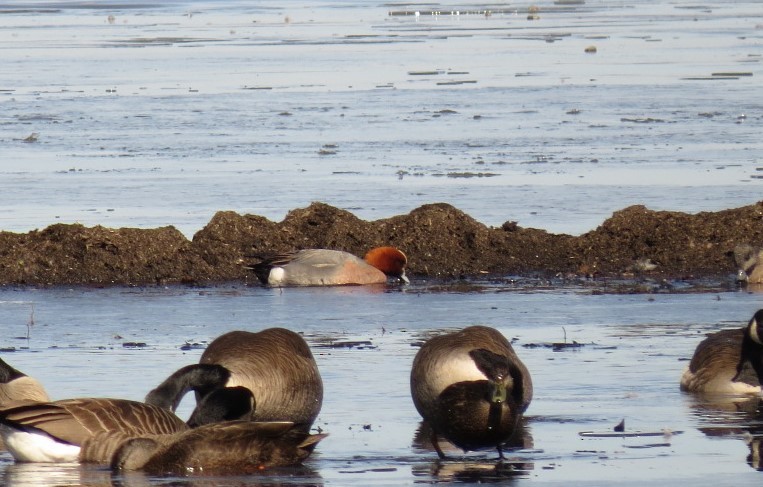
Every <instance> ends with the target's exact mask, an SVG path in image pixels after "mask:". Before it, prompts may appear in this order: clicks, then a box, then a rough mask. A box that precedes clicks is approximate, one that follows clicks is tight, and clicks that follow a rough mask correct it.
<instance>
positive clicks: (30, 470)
mask: <svg viewBox="0 0 763 487" xmlns="http://www.w3.org/2000/svg"><path fill="white" fill-rule="evenodd" d="M254 476H255V477H260V476H261V479H257V480H256V481H253V476H252V474H248V475H246V476H244V475H241V476H237V475H226V476H216V475H209V476H186V477H182V479H181V478H177V477H176V478H175V479H174V480H170V481H169V484H166V485H170V484H171V485H182V486H183V487H215V486H219V485H242V486H243V485H253V484H257V485H260V483H259V482H262V484H267V485H273V486H276V485H311V486H316V487H321V486H323V479H322V478H321V476H320V474H319V473H318V472H317V471H316V470H315V469H313V468H312V467H310V466H308V465H297V466H294V467H288V468H287V467H284V468H273V469H267V470H264V471H263V472H262V474H259V473H255V474H254ZM160 484H162V483H161V482H157V478H156V477H152V476H151V475H148V474H146V473H144V472H141V471H132V472H121V473H114V472H112V471H111V470H109V469H105V468H103V467H102V466H96V465H82V464H77V463H68V464H61V463H58V464H53V463H13V464H9V465H7V466H6V467H5V468H4V469H3V470H2V474H0V485H8V486H20V485H24V486H37V485H39V486H48V485H91V486H118V487H148V486H150V485H160Z"/></svg>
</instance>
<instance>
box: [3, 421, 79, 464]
mask: <svg viewBox="0 0 763 487" xmlns="http://www.w3.org/2000/svg"><path fill="white" fill-rule="evenodd" d="M0 436H2V438H3V442H4V443H5V448H6V449H7V450H8V451H9V452H10V454H11V455H13V458H15V459H16V461H17V462H44V463H68V462H77V461H78V459H79V451H80V447H79V446H77V445H70V444H68V443H61V442H59V441H56V440H54V439H53V438H51V437H50V436H48V435H45V434H40V433H31V432H28V431H19V430H16V429H13V428H10V427H8V426H0Z"/></svg>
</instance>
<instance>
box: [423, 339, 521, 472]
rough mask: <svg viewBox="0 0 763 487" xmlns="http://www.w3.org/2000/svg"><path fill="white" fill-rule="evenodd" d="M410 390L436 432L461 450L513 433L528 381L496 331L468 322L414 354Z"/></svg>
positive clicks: (497, 442) (498, 443) (501, 441)
mask: <svg viewBox="0 0 763 487" xmlns="http://www.w3.org/2000/svg"><path fill="white" fill-rule="evenodd" d="M411 395H412V396H413V403H414V405H415V406H416V409H417V410H418V411H419V414H421V416H422V417H423V418H424V420H425V421H427V422H428V423H429V425H430V426H431V428H432V437H431V442H432V446H433V447H434V448H435V450H436V451H437V454H438V455H439V456H440V458H445V455H444V453H443V452H442V449H441V448H440V447H439V445H438V443H437V441H438V435H442V436H443V437H445V438H446V439H447V440H448V441H450V442H451V443H453V444H455V445H456V446H458V447H459V448H461V449H463V450H475V449H480V448H485V447H491V446H492V447H496V448H497V449H498V453H499V455H500V456H501V458H503V450H502V445H503V444H504V443H506V442H507V441H508V440H510V439H511V438H512V436H513V435H514V434H515V432H516V431H517V430H518V424H519V421H520V419H521V417H522V414H523V413H524V412H525V410H526V409H527V407H528V406H529V405H530V401H531V400H532V380H531V378H530V373H529V372H528V370H527V368H526V367H525V365H524V364H523V363H522V361H521V360H519V357H517V355H516V353H514V349H513V348H512V347H511V344H510V343H509V342H508V340H506V338H505V337H504V336H503V335H502V334H501V333H500V332H498V331H497V330H495V329H493V328H488V327H486V326H471V327H468V328H465V329H463V330H461V331H458V332H455V333H449V334H446V335H440V336H436V337H433V338H431V339H429V340H428V341H427V342H426V343H424V345H423V346H422V347H421V349H420V350H419V351H418V353H417V354H416V357H415V358H414V360H413V367H412V370H411Z"/></svg>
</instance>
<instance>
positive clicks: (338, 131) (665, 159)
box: [0, 0, 763, 486]
mask: <svg viewBox="0 0 763 487" xmlns="http://www.w3.org/2000/svg"><path fill="white" fill-rule="evenodd" d="M532 5H533V4H532V3H529V2H526V3H517V4H489V5H488V4H480V3H474V2H465V3H459V4H436V3H422V4H403V3H381V2H374V1H369V0H364V1H357V2H304V1H300V0H292V1H282V2H278V3H277V4H276V3H274V2H268V1H267V0H265V1H261V2H249V1H239V2H235V1H227V0H221V1H204V2H202V1H200V2H190V1H161V2H159V1H157V2H150V1H146V0H136V1H131V2H115V1H103V2H73V1H66V0H61V1H57V2H53V1H50V2H48V1H25V2H15V1H6V2H2V4H0V67H1V68H2V69H0V108H1V110H0V229H1V230H11V231H20V232H26V231H29V230H31V229H34V228H42V227H45V226H47V225H49V224H52V223H58V222H63V223H71V222H82V223H84V224H87V225H95V224H103V225H107V226H110V227H118V226H132V227H143V228H150V227H156V226H160V225H175V226H177V227H178V228H179V229H180V230H181V231H183V232H184V233H185V234H186V235H187V236H189V237H190V236H192V235H193V233H194V232H196V231H198V230H199V229H201V228H202V227H203V226H204V225H205V224H206V223H207V222H208V221H209V219H210V218H211V217H212V215H213V214H214V212H215V211H218V210H223V209H230V210H235V211H238V212H241V213H247V212H248V213H256V214H261V215H265V216H267V217H269V218H271V219H276V220H277V219H281V218H282V217H283V216H284V215H285V214H286V212H287V211H289V210H290V209H293V208H296V207H301V206H306V205H307V204H309V203H310V202H311V201H316V200H317V201H324V202H326V203H329V204H332V205H335V206H338V207H341V208H346V209H348V210H350V211H352V212H354V213H356V214H357V215H358V216H360V217H362V218H367V219H375V218H383V217H389V216H392V215H395V214H400V213H406V212H408V211H410V210H411V209H413V208H415V207H417V206H419V205H421V204H425V203H432V202H437V201H445V202H448V203H451V204H453V205H455V206H456V207H458V208H460V209H462V210H464V211H466V212H467V213H469V214H470V215H472V216H474V217H475V218H477V219H478V220H480V221H482V222H484V223H486V224H489V225H500V224H501V223H503V222H504V221H506V220H516V221H517V222H518V223H519V224H520V225H522V226H525V227H536V228H544V229H547V230H549V231H553V232H566V233H572V234H579V233H582V232H585V231H588V230H591V229H593V228H595V227H596V226H597V225H599V224H600V223H601V222H602V221H603V220H604V219H605V218H607V217H608V216H610V214H611V213H612V212H613V211H615V210H618V209H621V208H623V207H625V206H628V205H630V204H645V205H647V206H649V207H651V208H654V209H669V210H682V211H689V212H696V211H703V210H720V209H724V208H731V207H738V206H742V205H747V204H750V203H753V202H755V201H758V200H760V199H761V196H760V195H761V180H763V156H762V155H761V154H763V151H762V150H761V149H763V147H762V145H763V142H761V140H762V139H761V137H760V134H761V133H763V126H762V125H763V124H762V123H761V120H763V114H762V113H761V107H762V106H763V102H762V101H761V100H763V85H762V84H761V83H760V77H761V75H762V73H761V66H760V61H761V56H763V49H761V44H762V43H761V39H762V37H763V10H762V9H761V5H760V3H758V2H739V1H715V2H700V3H696V2H684V1H676V2H669V3H657V2H649V1H638V0H637V1H633V2H610V1H607V2H605V1H590V0H589V1H586V2H585V3H582V2H581V3H575V2H557V3H551V2H539V3H537V5H538V6H539V7H540V10H539V11H538V12H535V11H534V10H533V9H531V8H530V7H531V6H532ZM416 11H418V12H419V15H418V16H416V15H415V14H414V13H415V12H416ZM433 11H436V12H439V14H438V15H432V12H433ZM456 12H457V14H456ZM486 12H487V13H488V14H487V15H486ZM528 16H537V18H535V17H533V18H532V20H529V19H528ZM590 47H595V48H596V53H587V52H586V48H590ZM589 50H590V49H589ZM760 305H761V296H760V294H750V293H745V292H721V293H706V292H705V293H681V294H659V293H658V294H654V295H648V294H635V295H620V294H606V293H605V294H598V293H592V292H591V291H590V290H589V289H586V288H584V287H565V286H564V285H563V283H556V284H554V285H552V286H545V285H538V286H516V287H515V286H512V285H511V284H510V283H509V284H501V285H495V284H494V285H486V286H484V287H480V286H463V285H448V284H447V283H446V284H445V285H441V286H436V285H434V284H432V283H426V282H414V283H413V284H412V285H411V286H408V287H405V288H393V289H389V290H386V291H385V290H381V289H374V288H337V289H288V290H283V291H280V290H267V289H260V288H247V287H239V286H230V287H214V288H185V287H171V288H149V289H142V288H111V289H98V290H96V289H82V288H77V289H43V290H32V289H3V290H0V347H5V349H10V348H13V349H15V351H13V352H10V351H2V352H0V353H1V354H2V357H3V358H4V359H6V360H8V361H9V362H10V363H12V364H13V365H14V366H16V367H18V368H19V369H21V370H23V371H26V372H27V373H29V374H31V375H34V376H36V377H38V378H39V379H41V380H42V381H43V382H44V383H45V384H46V386H47V387H48V388H49V391H50V393H51V396H52V397H54V398H66V397H73V396H116V397H124V398H131V399H138V400H139V399H142V398H143V397H144V395H145V393H146V392H147V391H148V390H150V389H151V388H152V387H154V386H155V385H156V384H158V383H159V382H160V381H161V380H162V379H163V378H164V377H165V376H166V375H167V374H169V373H170V372H172V371H173V370H175V369H176V368H178V367H180V366H182V365H186V364H189V363H193V362H196V361H197V360H198V358H199V356H200V354H201V348H202V347H203V344H204V343H205V342H208V341H209V340H212V339H213V338H215V337H216V336H218V335H220V334H221V333H223V332H225V331H229V330H233V329H246V330H252V331H256V330H260V329H263V328H266V327H270V326H285V327H288V328H290V329H293V330H296V331H300V332H303V333H304V334H305V337H306V338H307V340H308V342H309V343H310V345H311V347H312V349H313V351H314V353H315V355H316V359H317V360H318V363H319V366H320V369H321V373H322V375H323V378H324V382H325V389H326V391H325V392H326V393H325V396H326V397H325V402H324V405H323V410H322V412H321V415H320V417H319V418H318V421H317V422H316V426H317V427H320V428H321V429H322V430H323V431H325V432H327V433H329V435H330V436H329V437H328V438H327V439H325V440H324V441H323V442H322V443H321V444H320V445H319V447H318V449H317V450H316V453H315V454H314V455H313V457H311V458H310V459H309V460H308V462H306V465H305V467H304V468H302V469H286V470H284V471H279V472H268V473H266V474H263V475H262V476H261V477H246V478H239V477H233V478H226V479H195V480H182V481H181V480H178V479H156V478H146V477H143V476H142V475H131V476H129V477H122V476H116V477H112V476H111V474H110V473H109V472H107V471H104V470H102V469H96V468H91V467H79V466H74V465H71V466H45V465H15V464H13V463H12V461H11V459H10V457H9V456H8V455H7V454H4V453H3V454H0V479H1V481H0V483H4V484H6V485H13V486H24V485H45V486H47V485H53V484H55V485H78V484H83V485H167V484H172V485H181V484H183V485H184V484H194V485H244V484H268V485H282V484H300V485H302V484H311V485H357V486H367V485H400V484H416V483H425V484H429V483H438V482H451V481H460V482H473V483H477V482H493V481H506V482H508V481H511V482H513V483H517V484H522V485H529V484H533V485H543V484H573V485H643V484H644V483H645V482H659V483H661V484H671V485H681V484H684V485H689V484H690V485H693V486H696V485H716V484H717V483H718V482H719V479H721V480H723V481H727V482H729V483H737V484H741V483H748V484H749V483H752V482H759V481H760V475H761V474H760V473H759V472H757V471H756V468H758V467H760V465H761V464H760V459H759V454H758V451H759V447H758V445H759V440H758V432H759V431H760V428H761V422H760V419H759V418H758V417H757V416H756V414H755V413H754V412H755V410H756V408H755V404H734V403H725V404H724V403H717V402H712V401H708V400H702V399H699V398H694V397H691V396H689V395H685V394H682V393H681V392H680V391H679V390H678V379H679V377H680V374H681V371H682V369H683V368H684V367H685V365H686V363H687V362H686V359H688V358H689V357H690V356H691V353H692V351H693V350H694V347H695V346H696V345H697V343H699V341H700V340H701V339H702V337H703V336H704V333H707V332H710V331H713V330H716V329H719V328H724V327H732V326H742V325H743V324H744V323H746V321H747V320H748V319H749V318H750V316H751V315H752V313H753V312H754V311H755V310H756V309H758V308H759V307H760ZM471 324H486V325H490V326H494V327H496V328H498V329H500V330H501V331H502V332H503V333H504V334H505V335H506V336H507V337H510V338H512V339H515V340H516V341H515V347H516V348H517V351H518V353H519V355H520V357H521V358H522V359H523V360H524V361H525V363H526V364H527V365H528V367H529V369H530V371H531V373H532V376H533V381H534V384H535V399H534V400H533V403H532V404H531V406H530V408H529V410H528V420H527V431H526V435H525V438H524V447H522V448H518V449H516V450H515V451H512V452H510V454H509V459H510V461H509V463H508V465H503V466H498V467H497V466H496V462H495V457H496V455H495V453H493V452H478V453H471V454H468V455H461V454H459V453H457V454H456V455H454V459H453V460H449V461H446V462H439V461H438V460H437V457H436V455H435V453H434V452H432V451H430V450H428V449H426V448H424V447H422V445H421V444H420V443H418V442H417V441H416V440H415V435H416V429H417V427H418V425H419V418H418V415H417V413H416V411H415V409H414V408H413V404H412V402H411V400H410V395H409V389H408V374H409V369H410V364H411V360H412V358H413V355H414V354H415V352H416V347H415V345H416V344H417V343H418V342H420V341H421V340H422V339H423V338H425V337H427V336H430V335H431V334H433V333H436V332H439V331H443V330H452V329H455V328H460V327H463V326H467V325H471ZM30 325H31V326H30ZM565 337H566V340H567V341H568V342H572V341H577V342H579V343H582V344H584V346H582V347H579V348H576V349H567V350H564V351H555V350H554V349H553V348H549V347H547V346H546V345H549V344H551V343H553V342H564V340H565ZM130 343H133V344H139V346H126V345H129V344H130ZM186 343H198V344H200V346H198V347H193V346H192V347H190V349H189V350H183V348H187V347H184V345H185V344H186ZM140 344H144V345H140ZM350 345H352V346H350ZM532 345H535V346H532ZM191 407H192V405H191V404H186V403H184V404H183V405H182V408H181V414H187V413H188V412H189V411H190V410H191ZM623 418H625V421H626V430H644V431H652V432H662V431H665V432H668V434H665V435H660V436H656V437H637V438H589V437H582V436H580V435H579V433H580V432H584V431H597V432H603V431H611V429H612V427H613V426H614V425H615V424H617V423H618V422H619V421H620V420H621V419H623ZM753 453H754V454H753Z"/></svg>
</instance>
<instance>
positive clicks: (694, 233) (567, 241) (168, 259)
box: [0, 201, 763, 286]
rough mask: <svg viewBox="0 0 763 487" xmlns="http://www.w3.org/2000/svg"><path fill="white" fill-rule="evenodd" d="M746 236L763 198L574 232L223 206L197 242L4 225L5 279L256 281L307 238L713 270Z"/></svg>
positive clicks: (422, 272) (436, 215)
mask: <svg viewBox="0 0 763 487" xmlns="http://www.w3.org/2000/svg"><path fill="white" fill-rule="evenodd" d="M741 243H749V244H752V245H756V246H757V245H763V201H761V202H759V203H756V204H754V205H750V206H745V207H741V208H736V209H730V210H724V211H718V212H702V213H697V214H687V213H680V212H670V211H652V210H649V209H647V208H645V207H643V206H632V207H628V208H625V209H623V210H621V211H618V212H616V213H614V214H613V215H612V217H611V218H609V219H607V220H606V221H605V222H604V223H603V224H602V225H601V226H599V227H598V228H596V229H595V230H593V231H591V232H588V233H585V234H583V235H580V236H571V235H564V234H551V233H548V232H546V231H544V230H538V229H532V228H522V227H520V226H518V225H517V224H516V223H515V222H513V221H507V222H506V223H504V224H503V225H501V226H500V227H488V226H486V225H484V224H482V223H480V222H478V221H476V220H474V219H473V218H471V217H470V216H469V215H467V214H465V213H463V212H462V211H460V210H458V209H456V208H454V207H453V206H451V205H448V204H444V203H438V204H429V205H424V206H421V207H419V208H417V209H415V210H413V211H411V212H410V213H409V214H407V215H399V216H395V217H392V218H386V219H381V220H376V221H365V220H361V219H359V218H357V217H356V216H355V215H353V214H352V213H350V212H348V211H345V210H341V209H338V208H334V207H332V206H329V205H326V204H323V203H313V204H311V205H310V206H309V207H307V208H300V209H296V210H293V211H291V212H290V213H289V214H288V215H287V216H286V218H284V220H283V221H281V222H273V221H270V220H268V219H266V218H264V217H261V216H257V215H241V214H238V213H235V212H232V211H221V212H218V213H217V214H216V215H214V217H213V218H212V220H211V221H210V222H209V223H208V224H207V225H206V226H205V227H204V228H203V229H202V230H200V231H199V232H198V233H196V235H195V236H194V237H193V240H192V241H189V240H188V239H187V238H186V237H185V236H184V235H183V234H181V233H180V232H179V231H178V230H177V229H175V228H174V227H163V228H157V229H135V228H120V229H110V228H105V227H102V226H95V227H84V226H82V225H79V224H71V225H67V224H56V225H51V226H49V227H47V228H45V229H44V230H35V231H32V232H29V233H27V234H18V233H11V232H0V284H3V285H11V284H25V285H43V286H44V285H59V284H67V285H72V284H84V285H146V284H168V283H189V284H190V283H196V284H205V283H213V282H226V281H245V282H251V283H254V282H255V281H256V279H255V278H254V276H253V275H252V273H251V272H250V271H248V270H247V269H246V268H245V267H244V266H245V264H247V263H254V262H256V261H257V259H256V257H255V256H256V255H257V254H263V253H270V252H280V251H288V250H294V249H302V248H311V247H312V248H332V249H340V250H346V251H349V252H352V253H355V254H358V255H363V254H364V253H365V252H366V250H368V249H369V248H372V247H374V246H378V245H394V246H396V247H399V248H400V249H402V250H403V251H404V252H405V253H406V254H407V255H408V259H409V271H408V272H409V274H410V275H412V276H427V277H437V278H446V279H447V278H462V277H466V278H469V277H490V276H507V275H511V276H529V275H543V276H553V275H564V276H574V275H578V276H602V277H606V276H627V275H633V274H648V275H653V276H657V277H663V278H699V277H720V276H727V275H728V274H730V273H733V272H734V271H735V270H736V268H735V264H734V262H733V258H732V256H731V255H732V251H733V249H734V247H735V246H736V245H738V244H741Z"/></svg>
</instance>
